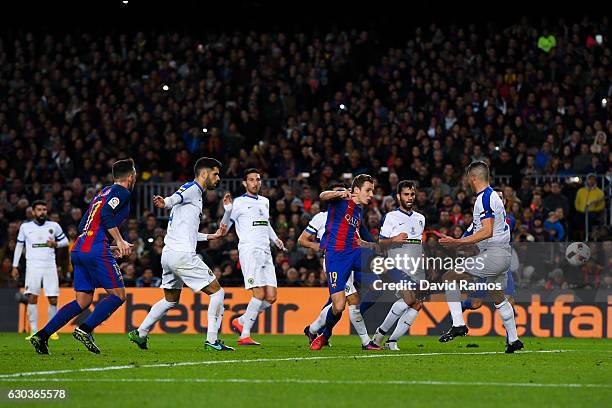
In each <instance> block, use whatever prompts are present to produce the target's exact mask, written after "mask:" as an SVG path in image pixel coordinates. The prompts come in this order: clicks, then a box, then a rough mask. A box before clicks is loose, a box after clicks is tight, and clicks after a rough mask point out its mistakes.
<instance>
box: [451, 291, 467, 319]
mask: <svg viewBox="0 0 612 408" xmlns="http://www.w3.org/2000/svg"><path fill="white" fill-rule="evenodd" d="M446 303H448V309H449V310H450V314H451V317H452V318H453V326H455V327H457V326H465V321H464V320H463V311H462V310H461V292H460V291H459V290H458V289H449V290H447V291H446Z"/></svg>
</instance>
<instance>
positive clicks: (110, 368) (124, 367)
mask: <svg viewBox="0 0 612 408" xmlns="http://www.w3.org/2000/svg"><path fill="white" fill-rule="evenodd" d="M570 351H574V350H526V351H521V352H519V353H518V354H525V353H564V352H570ZM488 354H504V352H502V351H479V352H473V353H403V354H393V353H388V354H362V355H356V356H315V357H286V358H257V359H250V360H248V359H247V360H209V361H181V362H178V363H160V364H142V365H137V364H130V365H122V366H107V367H91V368H77V369H71V370H52V371H30V372H25V373H14V374H0V381H2V379H3V378H15V377H29V376H34V375H55V374H70V373H83V372H92V371H113V370H128V369H131V368H159V367H183V366H193V365H212V364H240V363H268V362H279V361H309V360H341V359H351V358H352V359H361V358H395V357H430V356H469V355H488Z"/></svg>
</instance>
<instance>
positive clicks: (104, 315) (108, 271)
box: [30, 159, 136, 354]
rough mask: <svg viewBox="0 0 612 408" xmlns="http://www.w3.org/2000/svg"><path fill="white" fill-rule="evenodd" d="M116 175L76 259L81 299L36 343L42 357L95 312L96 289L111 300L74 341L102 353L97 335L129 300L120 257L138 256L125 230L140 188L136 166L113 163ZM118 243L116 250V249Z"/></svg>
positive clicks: (91, 213) (95, 204) (84, 227)
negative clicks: (76, 321)
mask: <svg viewBox="0 0 612 408" xmlns="http://www.w3.org/2000/svg"><path fill="white" fill-rule="evenodd" d="M112 171H113V179H114V180H115V183H114V184H113V185H111V186H106V187H104V188H103V189H102V190H101V191H100V192H99V193H98V194H97V195H96V196H95V197H94V199H93V200H92V201H91V203H90V204H89V209H88V210H87V213H86V214H85V215H84V216H83V219H82V220H81V223H80V224H79V236H78V237H77V239H76V241H75V243H74V246H73V248H72V252H71V254H70V256H71V260H72V265H73V268H74V290H75V292H76V300H73V301H72V302H70V303H68V304H66V305H64V307H62V308H61V309H60V310H59V311H58V312H57V314H56V315H55V316H54V317H53V319H51V320H50V321H49V323H47V325H46V326H45V327H44V328H43V329H42V330H39V331H38V332H37V333H36V334H34V335H33V336H32V337H31V338H30V342H31V343H32V345H33V346H34V348H35V349H36V351H37V352H38V353H39V354H49V348H48V344H47V341H48V339H49V337H50V336H51V335H52V334H53V333H55V332H56V331H58V330H59V329H61V328H62V327H63V326H65V325H66V324H68V322H70V321H71V320H72V319H73V318H74V317H76V316H78V315H79V314H80V313H81V312H82V311H83V310H85V309H87V308H89V306H90V305H91V303H92V301H93V295H94V290H95V289H96V288H104V289H106V292H107V293H108V295H107V296H106V297H105V298H104V299H103V300H102V301H100V302H99V303H98V304H97V305H96V307H95V309H94V311H93V312H92V313H91V314H90V315H89V316H88V317H87V319H86V320H85V321H84V322H83V323H82V324H81V325H80V326H79V327H77V328H76V329H75V330H74V332H73V336H74V338H75V339H77V340H79V341H80V342H82V343H83V344H84V345H85V347H87V349H88V350H89V351H91V352H93V353H96V354H99V353H100V349H99V348H98V346H97V345H96V344H95V342H94V338H93V336H92V334H91V333H92V331H93V330H94V329H95V328H96V327H97V326H98V325H100V324H101V323H102V322H103V321H105V320H106V319H108V318H109V317H110V315H112V314H113V313H114V312H115V311H116V310H117V309H118V308H119V307H120V306H121V305H122V304H123V302H124V301H125V288H124V285H123V277H122V275H121V270H120V269H119V266H118V265H117V261H116V260H115V256H117V257H123V256H127V255H129V254H130V252H131V251H132V244H129V243H128V242H126V241H125V240H124V239H123V238H122V237H121V233H120V232H119V226H120V225H121V224H122V223H123V221H125V219H126V218H127V216H128V214H129V212H130V197H131V191H132V189H133V188H134V184H135V183H136V169H135V168H134V161H133V160H132V159H126V160H119V161H117V162H115V163H114V164H113V170H112ZM113 240H114V241H115V245H114V246H113V247H111V242H112V241H113Z"/></svg>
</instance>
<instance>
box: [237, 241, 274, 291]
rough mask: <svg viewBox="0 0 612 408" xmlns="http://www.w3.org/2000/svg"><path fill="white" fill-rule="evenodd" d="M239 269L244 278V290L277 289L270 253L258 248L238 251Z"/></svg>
mask: <svg viewBox="0 0 612 408" xmlns="http://www.w3.org/2000/svg"><path fill="white" fill-rule="evenodd" d="M238 257H239V258H240V269H241V270H242V276H243V277H244V288H245V289H253V288H261V287H264V286H272V287H277V284H276V270H275V269H274V262H272V253H271V252H269V251H265V250H263V249H258V248H245V247H243V248H241V249H238Z"/></svg>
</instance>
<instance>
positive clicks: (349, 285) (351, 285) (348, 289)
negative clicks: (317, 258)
mask: <svg viewBox="0 0 612 408" xmlns="http://www.w3.org/2000/svg"><path fill="white" fill-rule="evenodd" d="M322 264H323V272H327V271H326V270H325V257H323V262H322ZM355 293H357V288H356V287H355V273H354V272H351V274H350V275H349V278H348V280H347V281H346V286H345V287H344V294H345V295H346V296H351V295H354V294H355Z"/></svg>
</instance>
